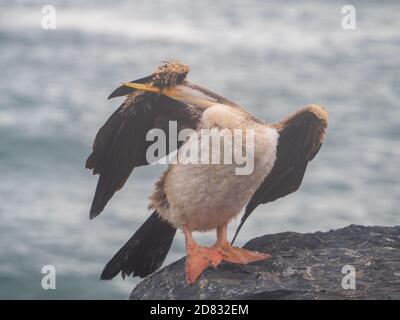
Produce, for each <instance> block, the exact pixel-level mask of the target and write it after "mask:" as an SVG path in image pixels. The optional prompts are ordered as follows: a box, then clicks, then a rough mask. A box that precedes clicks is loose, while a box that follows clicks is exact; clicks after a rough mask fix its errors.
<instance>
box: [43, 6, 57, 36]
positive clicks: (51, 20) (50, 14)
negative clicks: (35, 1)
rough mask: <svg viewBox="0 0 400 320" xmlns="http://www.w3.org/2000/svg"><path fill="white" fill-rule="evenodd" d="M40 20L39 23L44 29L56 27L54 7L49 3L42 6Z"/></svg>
mask: <svg viewBox="0 0 400 320" xmlns="http://www.w3.org/2000/svg"><path fill="white" fill-rule="evenodd" d="M41 13H42V20H41V25H42V28H43V29H45V30H54V29H56V27H57V25H56V8H55V7H54V6H52V5H51V4H46V5H45V6H43V7H42V10H41Z"/></svg>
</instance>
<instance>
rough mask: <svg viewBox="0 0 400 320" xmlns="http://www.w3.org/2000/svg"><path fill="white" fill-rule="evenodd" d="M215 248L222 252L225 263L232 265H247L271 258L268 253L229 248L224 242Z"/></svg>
mask: <svg viewBox="0 0 400 320" xmlns="http://www.w3.org/2000/svg"><path fill="white" fill-rule="evenodd" d="M215 248H216V249H219V250H220V251H221V252H222V254H223V256H224V260H225V261H228V262H232V263H240V264H248V263H251V262H256V261H261V260H265V259H270V258H272V256H271V255H270V254H269V253H262V252H258V251H251V250H247V249H242V248H238V247H234V246H231V245H230V244H229V242H224V243H222V244H220V245H219V246H215Z"/></svg>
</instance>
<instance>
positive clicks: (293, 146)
mask: <svg viewBox="0 0 400 320" xmlns="http://www.w3.org/2000/svg"><path fill="white" fill-rule="evenodd" d="M327 125H328V113H327V112H326V110H325V109H324V108H323V107H320V106H317V105H310V106H307V107H304V108H302V109H300V110H299V111H297V112H296V113H295V114H293V115H292V116H290V117H288V118H286V119H284V120H282V121H281V122H279V123H277V124H275V125H274V127H275V128H276V129H277V130H278V132H279V140H278V146H277V156H276V161H275V163H274V167H273V168H272V170H271V172H270V173H269V174H268V175H267V176H266V177H265V179H264V181H263V182H262V183H261V185H260V187H259V188H258V189H257V190H256V192H255V193H254V195H253V196H252V198H251V199H250V201H249V203H248V204H247V206H246V210H245V213H244V215H243V217H242V219H241V221H240V224H239V226H238V228H237V230H236V233H235V236H234V238H233V240H232V243H233V242H234V241H235V239H236V236H237V235H238V233H239V231H240V229H241V227H242V226H243V224H244V222H245V221H246V219H247V218H248V217H249V216H250V214H251V213H252V212H253V211H254V209H255V208H257V206H258V205H260V204H263V203H268V202H271V201H274V200H276V199H279V198H281V197H284V196H286V195H288V194H290V193H293V192H295V191H296V190H297V189H298V188H299V187H300V185H301V182H302V181H303V177H304V173H305V171H306V169H307V165H308V163H309V162H310V161H311V160H312V159H313V158H314V157H315V155H316V154H317V153H318V151H319V149H320V148H321V145H322V143H323V139H324V135H325V131H326V128H327Z"/></svg>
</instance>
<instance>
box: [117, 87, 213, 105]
mask: <svg viewBox="0 0 400 320" xmlns="http://www.w3.org/2000/svg"><path fill="white" fill-rule="evenodd" d="M123 85H124V86H127V87H130V88H133V89H137V90H142V91H147V92H153V93H158V94H162V95H165V96H167V97H170V98H171V99H174V100H178V101H181V102H184V103H187V104H191V105H194V106H198V107H202V108H207V107H209V106H211V105H213V104H215V103H217V99H215V98H214V97H211V96H209V95H207V94H205V93H203V92H201V91H199V89H198V88H197V89H196V88H195V87H192V86H191V85H189V84H188V83H187V84H186V85H185V84H180V85H177V86H175V87H173V88H171V89H164V90H161V89H160V88H157V87H154V86H151V85H148V84H142V83H136V82H128V83H124V84H123Z"/></svg>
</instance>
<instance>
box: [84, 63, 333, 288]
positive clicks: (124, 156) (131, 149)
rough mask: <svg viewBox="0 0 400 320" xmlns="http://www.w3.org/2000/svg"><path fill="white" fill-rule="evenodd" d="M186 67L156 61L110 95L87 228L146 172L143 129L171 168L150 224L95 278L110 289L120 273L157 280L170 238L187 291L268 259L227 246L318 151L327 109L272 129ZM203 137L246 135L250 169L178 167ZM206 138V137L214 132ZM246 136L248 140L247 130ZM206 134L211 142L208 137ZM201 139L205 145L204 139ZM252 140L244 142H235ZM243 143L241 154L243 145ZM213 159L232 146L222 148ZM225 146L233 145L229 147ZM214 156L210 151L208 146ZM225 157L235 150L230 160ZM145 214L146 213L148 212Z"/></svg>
mask: <svg viewBox="0 0 400 320" xmlns="http://www.w3.org/2000/svg"><path fill="white" fill-rule="evenodd" d="M189 71H190V68H189V66H188V65H187V64H185V63H183V62H182V61H181V60H176V59H175V60H168V61H163V62H162V63H161V65H160V66H158V67H157V68H156V69H155V70H154V71H153V73H151V74H150V75H149V76H146V77H143V78H140V79H137V80H134V81H130V82H125V83H122V84H121V86H119V87H118V88H117V89H116V90H114V91H113V92H112V93H111V94H110V95H109V97H108V98H109V99H111V98H115V97H126V98H125V101H124V102H123V103H122V104H121V105H120V107H119V108H118V109H117V110H116V111H115V112H114V113H112V115H111V116H110V117H109V119H108V120H107V121H106V122H105V123H104V125H103V126H102V127H101V128H100V130H99V131H98V133H97V134H96V137H95V139H94V143H93V149H92V153H91V154H90V155H89V157H88V158H87V160H86V165H85V166H86V168H87V169H91V170H92V171H93V174H96V175H99V178H98V181H97V186H96V190H95V194H94V198H93V201H92V205H91V209H90V219H93V218H94V217H96V216H97V215H99V214H100V213H101V212H102V211H103V209H104V208H105V206H106V204H107V203H108V201H109V200H110V199H111V198H112V196H113V195H114V193H115V192H116V191H118V190H120V189H121V188H122V187H123V186H124V184H125V183H126V181H127V179H128V177H129V176H130V174H131V173H132V171H133V170H134V169H135V168H138V167H141V166H146V165H152V164H154V161H153V160H149V159H148V155H147V152H146V151H147V150H148V148H150V147H151V145H152V144H153V143H154V141H151V140H150V141H149V139H148V138H147V134H148V132H150V131H151V130H156V129H157V130H162V131H163V132H165V133H166V136H167V141H166V142H167V143H166V145H167V146H166V150H165V152H164V153H165V155H171V154H172V155H173V157H172V158H173V159H175V161H171V162H170V163H169V165H168V167H167V168H166V170H165V171H164V173H163V174H162V175H161V177H160V178H159V180H158V181H156V183H155V187H154V191H153V193H152V194H151V195H150V198H149V206H148V209H149V217H148V218H147V220H146V221H145V222H144V223H143V225H142V226H141V227H140V228H139V229H138V230H137V231H136V232H135V233H134V234H133V236H132V237H131V238H130V239H129V240H128V241H127V243H126V244H125V245H123V246H122V248H121V249H120V250H119V251H118V252H117V253H116V254H115V255H114V256H113V257H112V258H111V260H110V261H109V262H108V263H107V264H106V266H105V267H104V269H103V271H102V273H101V276H100V279H102V280H110V279H112V278H114V277H115V276H117V275H118V274H119V273H121V276H122V278H125V277H126V276H132V277H136V276H139V277H141V278H143V277H146V276H147V275H149V274H151V273H153V272H155V271H156V270H157V269H159V268H160V267H161V265H162V263H163V262H164V260H165V258H166V256H167V254H168V251H169V250H170V247H171V244H172V242H173V239H174V237H175V235H176V231H177V230H181V231H183V234H184V237H185V251H186V262H185V280H186V282H187V283H188V284H189V285H190V284H193V283H194V282H195V281H196V280H197V279H198V278H199V277H200V275H201V274H202V273H203V271H204V270H205V269H207V268H208V267H213V268H217V267H218V265H219V264H220V263H221V262H222V261H225V262H228V263H238V264H248V263H253V262H257V261H261V260H264V259H270V258H271V255H270V254H269V253H265V252H256V251H250V250H247V249H243V248H239V247H236V246H234V245H233V243H234V241H235V239H236V236H237V235H238V232H239V230H240V229H241V228H242V226H243V224H244V222H245V221H246V220H247V218H248V217H249V216H250V215H251V213H252V212H254V210H255V209H256V208H257V207H258V206H259V205H260V204H265V203H268V202H272V201H274V200H277V199H279V198H282V197H284V196H286V195H289V194H291V193H293V192H295V191H296V190H298V188H299V187H300V185H301V183H302V180H303V177H304V173H305V171H306V168H307V166H308V164H309V162H310V161H311V160H313V158H314V157H315V156H316V154H317V153H318V152H319V150H320V147H321V145H322V144H323V141H324V137H325V134H326V130H327V126H328V112H327V110H326V109H325V108H324V107H322V106H320V105H317V104H309V105H306V106H304V107H301V108H299V109H298V110H296V111H294V112H293V113H292V114H291V115H289V116H287V117H285V118H284V119H283V120H281V121H279V122H277V123H267V122H265V121H263V120H261V119H258V118H257V117H255V116H253V115H252V114H251V113H249V112H248V111H247V110H246V109H245V108H244V107H242V106H241V105H239V104H237V103H235V102H232V101H230V100H229V99H227V98H225V97H223V96H221V95H219V94H216V93H214V92H212V91H210V90H209V89H206V88H204V87H202V86H200V85H197V84H194V83H192V82H190V81H188V80H187V75H188V73H189ZM171 122H175V123H176V124H177V128H178V129H179V131H182V130H191V132H192V134H191V135H189V138H188V137H186V139H183V140H182V141H181V140H180V141H175V145H174V143H172V144H171V143H170V142H171V141H169V139H170V140H171V138H169V135H168V134H169V133H170V131H171V127H170V126H169V123H171ZM201 130H211V131H209V132H214V134H217V136H218V134H220V135H219V137H221V136H222V137H225V135H227V134H229V133H232V132H233V131H234V130H239V132H247V131H248V130H251V132H253V140H254V141H253V147H252V161H253V169H252V171H251V173H248V174H237V171H236V170H237V169H240V168H243V164H241V163H238V162H237V161H232V162H231V163H229V162H227V163H223V162H222V163H205V164H203V163H200V164H199V163H186V162H185V163H184V161H180V158H179V156H180V155H182V154H183V153H184V152H185V151H184V150H185V147H186V151H187V149H188V146H189V147H190V146H194V145H197V146H199V145H200V147H198V149H202V148H203V147H204V146H205V145H207V143H208V142H207V143H206V144H204V143H202V144H198V143H199V140H200V139H201V135H197V137H196V135H194V134H193V133H199V132H200V131H201ZM212 130H214V131H212ZM249 132H250V131H249ZM210 135H213V134H212V133H210ZM210 135H209V136H210ZM248 136H250V134H248V135H247V136H246V134H245V133H244V135H243V136H242V139H241V140H240V139H239V140H240V141H242V142H243V140H245V138H247V137H248ZM250 141H251V140H250V139H249V140H246V141H245V143H244V145H242V146H241V148H240V150H241V151H245V150H247V149H249V150H250V148H248V147H249V146H250V145H251V143H250ZM223 142H224V145H223V146H222V147H221V146H219V147H218V146H217V147H218V149H217V153H218V152H221V154H222V151H223V149H224V150H225V148H226V150H228V151H229V148H228V147H229V146H230V147H232V148H231V149H232V150H233V149H234V147H233V146H232V145H233V142H232V140H229V139H228V140H223ZM229 143H231V145H229ZM213 148H214V147H213ZM231 153H233V151H232V152H231ZM243 209H244V214H243V215H242V217H241V220H240V223H239V226H238V227H237V230H236V233H235V235H234V237H233V240H232V241H231V242H230V241H229V240H228V224H229V223H230V222H231V221H232V220H233V219H234V218H235V217H237V216H239V215H240V213H241V212H242V210H243ZM150 212H151V213H150ZM212 230H216V241H215V243H214V244H213V245H212V246H202V245H200V244H199V243H197V242H196V241H195V239H194V238H193V232H205V231H212Z"/></svg>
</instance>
